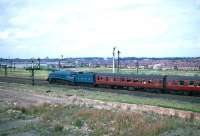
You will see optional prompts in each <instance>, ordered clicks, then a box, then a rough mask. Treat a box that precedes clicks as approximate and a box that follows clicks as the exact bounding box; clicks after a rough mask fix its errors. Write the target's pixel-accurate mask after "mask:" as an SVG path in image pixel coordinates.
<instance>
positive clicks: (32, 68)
mask: <svg viewBox="0 0 200 136" xmlns="http://www.w3.org/2000/svg"><path fill="white" fill-rule="evenodd" d="M31 71H32V85H33V86H34V85H35V78H34V75H35V73H34V72H35V71H34V62H33V59H32V67H31Z"/></svg>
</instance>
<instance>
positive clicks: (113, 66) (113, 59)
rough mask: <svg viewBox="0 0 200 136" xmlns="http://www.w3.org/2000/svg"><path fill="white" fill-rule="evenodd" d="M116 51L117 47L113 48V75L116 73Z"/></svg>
mask: <svg viewBox="0 0 200 136" xmlns="http://www.w3.org/2000/svg"><path fill="white" fill-rule="evenodd" d="M115 49H116V47H113V74H114V73H115Z"/></svg>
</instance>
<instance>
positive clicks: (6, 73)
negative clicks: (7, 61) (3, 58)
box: [4, 65, 8, 76]
mask: <svg viewBox="0 0 200 136" xmlns="http://www.w3.org/2000/svg"><path fill="white" fill-rule="evenodd" d="M4 68H5V76H7V75H8V71H7V65H4Z"/></svg>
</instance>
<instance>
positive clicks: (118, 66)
mask: <svg viewBox="0 0 200 136" xmlns="http://www.w3.org/2000/svg"><path fill="white" fill-rule="evenodd" d="M120 53H121V52H120V51H119V50H118V52H117V55H118V59H117V60H118V64H117V72H118V73H119V68H120Z"/></svg>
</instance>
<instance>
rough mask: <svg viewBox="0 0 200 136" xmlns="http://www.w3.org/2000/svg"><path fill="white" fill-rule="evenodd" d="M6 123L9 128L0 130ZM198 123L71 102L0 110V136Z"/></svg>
mask: <svg viewBox="0 0 200 136" xmlns="http://www.w3.org/2000/svg"><path fill="white" fill-rule="evenodd" d="M1 105H2V104H1ZM16 116H17V118H16ZM5 118H6V120H5ZM36 119H37V120H36ZM27 120H32V121H31V122H28V121H27ZM20 121H21V122H23V125H22V124H20ZM25 122H26V123H25ZM5 124H6V125H9V126H10V127H7V128H6V127H5V129H2V126H3V125H5ZM199 125H200V123H199V122H194V121H185V120H181V119H179V118H170V117H165V116H158V115H157V114H152V113H136V112H119V111H109V110H97V109H93V108H86V107H80V106H73V105H68V106H64V105H49V104H43V105H41V106H33V107H20V106H19V107H18V106H13V107H12V106H11V107H9V108H5V109H4V110H1V111H0V126H1V129H0V135H12V134H16V135H23V134H26V135H52V136H54V135H91V136H101V135H110V136H112V135H113V136H117V135H121V136H122V135H127V136H129V135H130V136H141V135H142V136H155V135H159V134H163V133H165V132H168V131H169V132H170V131H171V130H177V129H178V128H179V129H180V128H181V129H182V130H184V129H185V128H191V127H192V128H193V130H192V131H193V132H194V133H195V132H198V131H199V130H200V127H199ZM183 134H184V133H183Z"/></svg>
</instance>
